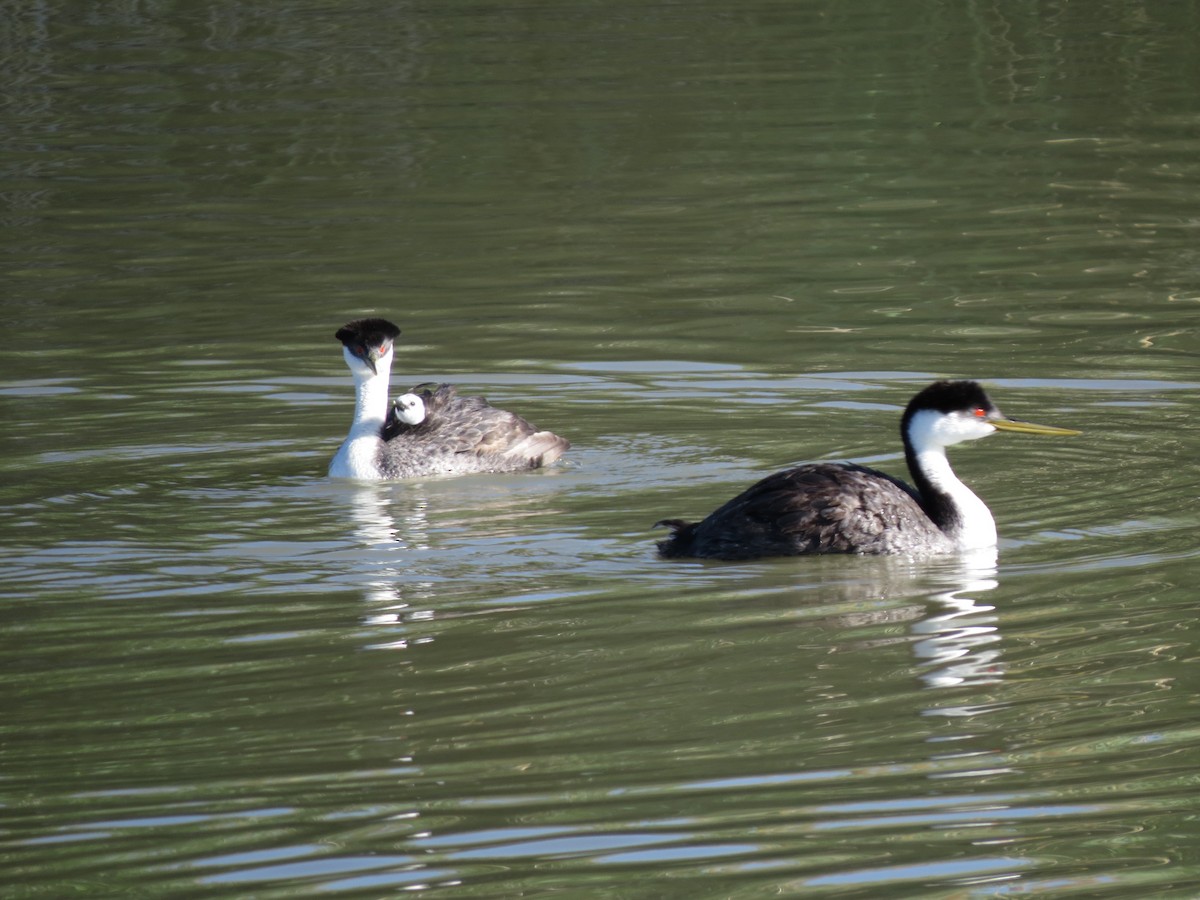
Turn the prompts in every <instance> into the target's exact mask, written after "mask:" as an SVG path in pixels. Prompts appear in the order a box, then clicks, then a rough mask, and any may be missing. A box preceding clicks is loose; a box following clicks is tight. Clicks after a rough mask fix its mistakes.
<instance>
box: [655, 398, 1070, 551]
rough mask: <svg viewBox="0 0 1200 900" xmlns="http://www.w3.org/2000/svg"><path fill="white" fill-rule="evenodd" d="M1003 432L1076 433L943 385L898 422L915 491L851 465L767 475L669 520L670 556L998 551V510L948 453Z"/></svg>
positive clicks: (662, 545)
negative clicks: (1017, 416)
mask: <svg viewBox="0 0 1200 900" xmlns="http://www.w3.org/2000/svg"><path fill="white" fill-rule="evenodd" d="M996 431H1019V432H1024V433H1026V434H1053V435H1075V434H1079V432H1078V431H1072V430H1070V429H1067V428H1053V427H1051V426H1048V425H1033V424H1031V423H1029V422H1019V421H1016V420H1013V419H1006V418H1005V417H1004V416H1003V415H1001V413H1000V410H999V409H997V408H996V406H995V404H994V403H992V401H991V400H990V399H989V398H988V395H987V393H986V392H985V391H984V390H983V388H982V387H980V386H979V384H977V383H976V382H974V381H938V382H935V383H934V384H931V385H930V386H929V387H927V388H925V389H924V390H923V391H921V392H920V393H919V394H917V395H916V396H915V397H913V399H912V400H911V401H910V402H909V404H908V407H907V408H906V409H905V411H904V416H903V418H901V420H900V435H901V437H902V438H903V440H904V458H905V461H906V462H907V463H908V471H909V472H910V473H911V474H912V480H913V484H912V486H910V485H907V484H905V483H904V482H903V481H900V480H898V479H896V478H893V477H891V476H890V475H886V474H884V473H883V472H878V471H876V470H875V469H868V468H867V467H865V466H858V465H854V464H851V463H813V464H810V465H804V466H797V467H796V468H794V469H787V470H786V471H783V472H776V473H775V474H774V475H768V476H767V477H766V478H764V479H763V480H762V481H760V482H758V483H757V484H755V485H753V486H752V487H750V488H749V489H747V490H746V491H744V492H743V493H741V494H739V495H738V496H736V497H734V498H733V499H732V500H730V501H729V502H728V503H726V504H725V505H724V506H722V507H720V508H719V509H717V510H716V511H714V512H713V513H711V514H710V515H709V516H708V517H707V518H705V519H703V520H702V521H700V522H684V521H682V520H681V519H664V520H663V521H661V522H658V523H657V524H658V525H665V526H667V527H669V528H671V529H672V534H671V536H670V537H668V538H667V539H666V540H663V541H660V542H659V544H658V549H659V553H660V554H661V555H662V556H664V557H681V556H699V557H711V558H714V559H755V558H758V557H764V556H801V555H806V554H813V553H862V554H876V553H879V554H882V553H900V554H912V555H928V554H935V553H951V552H954V551H958V550H972V549H976V548H982V547H991V546H995V544H996V522H995V520H994V519H993V518H992V513H991V511H990V510H989V509H988V508H987V505H986V504H984V502H983V501H982V500H980V499H979V498H978V497H977V496H975V494H974V493H973V492H972V491H971V489H970V488H968V487H967V486H966V485H965V484H963V483H962V482H961V481H959V480H958V477H957V476H956V475H955V474H954V470H953V469H951V468H950V462H949V460H948V459H947V458H946V448H947V447H950V446H953V445H954V444H960V443H963V442H964V441H974V440H978V439H979V438H983V437H987V436H988V435H989V434H992V433H994V432H996Z"/></svg>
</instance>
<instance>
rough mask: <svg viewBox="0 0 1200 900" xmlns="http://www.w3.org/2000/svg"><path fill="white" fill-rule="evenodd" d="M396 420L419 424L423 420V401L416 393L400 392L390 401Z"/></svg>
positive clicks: (403, 422)
mask: <svg viewBox="0 0 1200 900" xmlns="http://www.w3.org/2000/svg"><path fill="white" fill-rule="evenodd" d="M392 410H393V412H394V413H395V416H396V421H398V422H400V423H401V424H403V425H420V424H421V423H422V422H424V421H425V401H424V400H422V399H421V398H420V397H418V396H417V395H416V394H401V395H400V396H399V397H397V398H396V399H395V400H394V401H392Z"/></svg>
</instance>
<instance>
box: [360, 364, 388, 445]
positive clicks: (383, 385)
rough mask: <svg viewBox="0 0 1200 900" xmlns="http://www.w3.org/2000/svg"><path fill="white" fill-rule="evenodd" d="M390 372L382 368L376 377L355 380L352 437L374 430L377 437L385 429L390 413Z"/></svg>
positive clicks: (369, 376)
mask: <svg viewBox="0 0 1200 900" xmlns="http://www.w3.org/2000/svg"><path fill="white" fill-rule="evenodd" d="M388 376H389V373H388V370H387V369H386V368H385V367H383V366H380V371H379V373H378V374H376V375H366V376H363V377H356V378H355V379H354V421H353V422H351V424H350V436H351V437H354V436H355V435H357V434H359V433H360V432H365V431H371V430H373V431H374V433H375V434H376V435H378V434H379V432H380V431H381V430H382V429H383V422H384V420H385V419H386V418H387V412H388V382H389V381H390V378H389V377H388Z"/></svg>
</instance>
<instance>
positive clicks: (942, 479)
mask: <svg viewBox="0 0 1200 900" xmlns="http://www.w3.org/2000/svg"><path fill="white" fill-rule="evenodd" d="M916 459H917V465H918V466H920V468H921V471H922V472H923V473H924V474H925V477H926V478H927V479H929V485H930V487H932V488H933V489H934V490H936V491H938V492H940V493H942V494H945V495H946V496H947V497H949V498H950V502H951V503H953V504H954V506H955V508H956V509H957V510H958V519H959V521H958V527H957V528H956V529H954V530H953V531H951V532H949V533H948V536H949V537H950V538H951V539H952V540H953V541H954V542H955V543H956V544H957V545H958V547H959V549H960V550H977V549H979V548H981V547H994V546H996V520H995V519H993V518H992V511H991V510H990V509H988V508H987V504H986V503H984V502H983V501H982V500H980V499H979V498H978V497H977V496H976V495H975V492H974V491H972V490H971V489H970V488H969V487H967V486H966V485H965V484H963V483H962V482H961V481H959V479H958V476H957V475H955V474H954V470H953V469H952V468H950V460H949V459H947V458H946V451H945V448H943V447H925V448H923V449H921V450H918V451H917V453H916Z"/></svg>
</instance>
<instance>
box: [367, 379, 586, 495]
mask: <svg viewBox="0 0 1200 900" xmlns="http://www.w3.org/2000/svg"><path fill="white" fill-rule="evenodd" d="M410 393H413V394H416V395H417V396H418V397H420V398H421V400H422V401H423V402H424V404H425V419H424V420H423V421H422V422H420V423H418V424H416V425H408V424H405V423H404V422H401V421H400V420H399V419H398V418H397V417H396V415H395V410H394V409H393V411H392V412H391V414H389V416H388V418H387V421H386V422H385V423H384V426H383V430H382V433H381V437H382V438H383V445H382V447H381V448H380V455H379V469H380V472H381V473H382V475H383V477H384V478H412V477H416V476H421V475H465V474H469V473H472V472H515V471H519V470H521V469H536V468H538V467H539V466H543V465H548V464H549V463H552V462H554V461H555V460H556V459H558V458H559V457H560V456H562V454H563V453H564V452H566V450H567V449H568V448H569V447H570V446H571V444H570V442H569V441H568V440H567V439H566V438H562V437H559V436H558V435H557V434H554V433H553V432H549V431H539V430H538V429H537V428H536V427H535V426H533V425H532V424H530V423H529V422H528V421H527V420H525V419H524V418H522V417H521V416H519V415H517V414H516V413H511V412H508V411H507V410H503V409H496V408H495V407H494V406H492V405H491V404H489V403H488V402H487V400H485V399H484V398H483V397H462V396H459V394H458V391H457V390H456V389H455V388H454V386H453V385H450V384H439V385H433V386H430V385H420V386H418V387H415V388H413V389H412V390H411V391H410Z"/></svg>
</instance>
